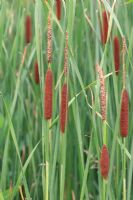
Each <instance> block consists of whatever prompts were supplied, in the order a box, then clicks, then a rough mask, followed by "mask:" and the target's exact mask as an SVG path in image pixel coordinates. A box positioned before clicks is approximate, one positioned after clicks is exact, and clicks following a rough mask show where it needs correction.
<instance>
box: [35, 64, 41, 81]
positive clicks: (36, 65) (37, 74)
mask: <svg viewBox="0 0 133 200" xmlns="http://www.w3.org/2000/svg"><path fill="white" fill-rule="evenodd" d="M34 80H35V83H36V84H39V82H40V80H39V70H38V62H37V61H36V62H35V64H34Z"/></svg>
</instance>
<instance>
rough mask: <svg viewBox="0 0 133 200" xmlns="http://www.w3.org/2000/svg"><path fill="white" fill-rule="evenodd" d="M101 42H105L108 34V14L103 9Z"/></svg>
mask: <svg viewBox="0 0 133 200" xmlns="http://www.w3.org/2000/svg"><path fill="white" fill-rule="evenodd" d="M102 27H103V29H102V32H101V33H102V36H101V38H102V42H103V44H106V42H107V36H108V16H107V13H106V11H103V13H102Z"/></svg>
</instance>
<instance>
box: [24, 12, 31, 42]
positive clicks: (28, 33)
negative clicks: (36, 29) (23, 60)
mask: <svg viewBox="0 0 133 200" xmlns="http://www.w3.org/2000/svg"><path fill="white" fill-rule="evenodd" d="M31 37H32V30H31V17H30V16H29V15H27V16H26V19H25V42H26V43H27V44H28V43H30V42H31Z"/></svg>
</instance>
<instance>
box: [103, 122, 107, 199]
mask: <svg viewBox="0 0 133 200" xmlns="http://www.w3.org/2000/svg"><path fill="white" fill-rule="evenodd" d="M103 144H105V145H106V144H107V126H106V121H104V122H103ZM102 199H103V200H106V180H104V179H103V198H102Z"/></svg>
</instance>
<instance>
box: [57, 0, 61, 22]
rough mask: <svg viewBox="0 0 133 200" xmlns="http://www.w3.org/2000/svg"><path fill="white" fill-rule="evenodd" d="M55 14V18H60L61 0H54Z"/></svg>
mask: <svg viewBox="0 0 133 200" xmlns="http://www.w3.org/2000/svg"><path fill="white" fill-rule="evenodd" d="M56 16H57V19H58V20H60V19H61V0H56Z"/></svg>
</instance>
